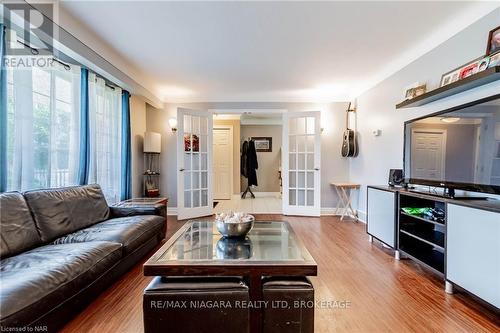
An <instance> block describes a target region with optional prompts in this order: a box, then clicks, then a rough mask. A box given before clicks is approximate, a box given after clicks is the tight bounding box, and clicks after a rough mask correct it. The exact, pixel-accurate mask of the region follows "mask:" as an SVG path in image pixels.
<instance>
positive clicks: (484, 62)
mask: <svg viewBox="0 0 500 333" xmlns="http://www.w3.org/2000/svg"><path fill="white" fill-rule="evenodd" d="M489 64H490V57H484V58H483V59H482V60H481V61H480V62H479V66H478V67H477V71H478V72H482V71H484V70H485V69H487V68H488V65H489Z"/></svg>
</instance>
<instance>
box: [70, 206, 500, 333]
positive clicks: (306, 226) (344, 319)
mask: <svg viewBox="0 0 500 333" xmlns="http://www.w3.org/2000/svg"><path fill="white" fill-rule="evenodd" d="M256 217H257V219H258V220H287V221H289V222H290V224H291V225H292V227H293V229H294V230H295V232H296V234H297V235H298V237H300V238H301V239H302V241H303V242H304V243H305V246H306V247H307V248H308V250H309V252H310V253H311V255H312V256H313V257H314V258H315V260H316V262H317V263H318V276H317V277H313V278H311V281H312V282H313V284H314V288H315V294H316V300H317V301H330V302H331V301H339V302H340V301H348V302H350V306H349V307H348V308H344V309H341V308H331V307H330V308H316V310H315V332H500V317H499V316H498V313H495V312H494V311H493V310H491V309H489V308H487V307H484V306H482V305H481V304H480V303H479V302H477V301H475V300H474V299H473V298H472V297H471V296H469V295H467V294H464V293H456V294H454V295H447V294H446V293H445V292H444V282H443V281H442V280H440V279H439V278H438V277H436V276H434V275H432V274H431V273H429V272H426V271H424V270H423V269H422V268H421V267H420V266H419V265H417V264H416V263H414V262H413V261H410V260H402V261H396V260H394V258H393V256H392V251H389V250H387V249H385V248H383V247H382V246H381V245H380V244H378V243H373V244H371V243H369V242H368V236H367V235H366V233H365V225H364V224H362V223H357V224H356V223H353V222H351V221H340V220H339V219H338V218H337V217H331V216H329V217H321V218H303V217H287V216H282V215H256ZM183 223H184V222H182V221H176V220H175V218H173V217H170V216H169V218H168V230H167V237H170V236H171V235H172V234H173V233H174V232H175V231H177V230H178V228H180V227H181V226H182V225H183ZM145 259H146V258H145ZM144 261H145V260H144ZM150 280H151V277H144V276H143V275H142V263H140V264H138V265H137V266H135V267H134V269H132V270H131V271H130V272H129V273H128V274H126V275H125V276H123V277H122V278H121V279H120V280H119V281H117V282H116V283H115V284H114V285H113V286H111V287H110V288H108V289H107V290H106V291H105V292H104V293H102V294H101V296H100V297H99V298H98V299H96V300H95V301H94V302H93V303H92V304H90V305H89V306H88V307H87V308H86V309H85V310H84V311H82V312H81V313H80V314H79V315H78V316H77V317H76V318H74V319H73V320H72V321H71V322H70V323H68V324H67V325H66V326H65V327H64V329H63V332H142V331H143V328H142V291H143V290H144V288H145V287H146V286H147V284H148V283H149V281H150Z"/></svg>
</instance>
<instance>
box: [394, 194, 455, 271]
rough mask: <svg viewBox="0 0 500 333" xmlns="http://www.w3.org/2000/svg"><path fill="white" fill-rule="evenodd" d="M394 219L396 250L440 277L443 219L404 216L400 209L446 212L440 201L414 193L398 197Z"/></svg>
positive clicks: (443, 251) (443, 242)
mask: <svg viewBox="0 0 500 333" xmlns="http://www.w3.org/2000/svg"><path fill="white" fill-rule="evenodd" d="M398 207H399V214H398V215H399V216H398V250H399V251H400V252H401V253H402V254H403V255H406V256H408V257H410V258H411V259H413V260H415V261H417V262H419V263H421V264H423V265H424V266H426V267H428V268H430V269H431V270H433V271H435V272H437V273H439V274H441V275H444V273H445V248H446V217H445V219H444V221H434V220H431V219H430V218H427V217H424V216H416V215H410V214H407V213H405V212H404V211H403V210H402V209H401V208H404V207H413V208H427V207H428V208H439V209H442V210H443V211H446V203H445V201H444V200H440V199H439V198H436V200H434V199H432V198H430V197H429V196H425V197H424V196H421V195H418V194H415V193H411V194H410V193H406V194H403V193H400V195H399V205H398Z"/></svg>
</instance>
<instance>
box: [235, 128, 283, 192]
mask: <svg viewBox="0 0 500 333" xmlns="http://www.w3.org/2000/svg"><path fill="white" fill-rule="evenodd" d="M282 132H283V129H282V126H281V125H242V126H241V137H242V138H243V139H244V140H247V139H248V138H249V137H256V136H261V137H262V136H264V137H272V138H273V146H272V148H273V151H272V152H257V161H258V163H259V168H258V169H257V183H258V184H259V186H257V187H255V188H252V191H253V192H279V191H280V182H279V178H278V170H279V167H280V157H281V135H282ZM246 187H247V179H246V178H245V177H241V191H244V190H245V189H246Z"/></svg>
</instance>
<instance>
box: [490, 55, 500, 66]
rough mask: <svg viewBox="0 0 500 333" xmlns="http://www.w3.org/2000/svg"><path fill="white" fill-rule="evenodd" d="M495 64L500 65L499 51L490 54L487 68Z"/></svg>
mask: <svg viewBox="0 0 500 333" xmlns="http://www.w3.org/2000/svg"><path fill="white" fill-rule="evenodd" d="M495 66H500V52H498V53H495V54H494V55H492V56H490V63H489V64H488V68H490V67H495Z"/></svg>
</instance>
